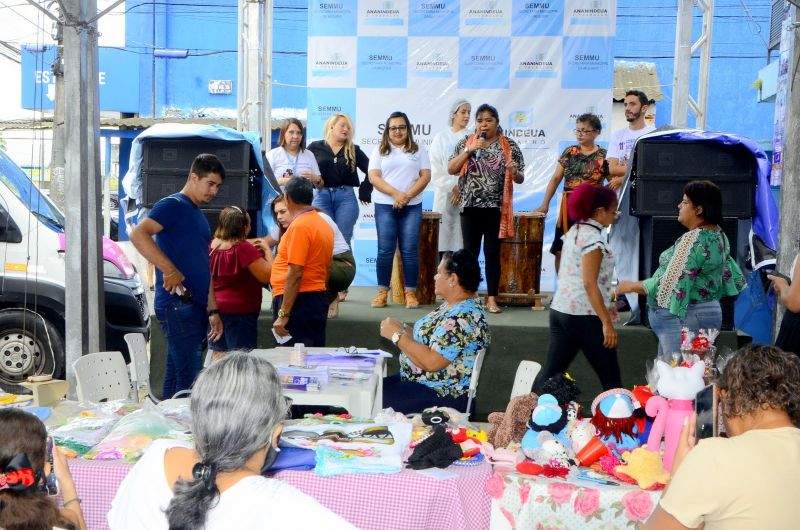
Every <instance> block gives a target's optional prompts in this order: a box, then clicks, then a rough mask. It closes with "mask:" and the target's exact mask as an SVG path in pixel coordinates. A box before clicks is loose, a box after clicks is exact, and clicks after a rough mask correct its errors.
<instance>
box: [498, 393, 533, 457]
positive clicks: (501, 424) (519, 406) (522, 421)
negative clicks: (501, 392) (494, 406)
mask: <svg viewBox="0 0 800 530" xmlns="http://www.w3.org/2000/svg"><path fill="white" fill-rule="evenodd" d="M537 399H538V396H537V395H536V394H534V393H530V394H525V395H523V396H517V397H515V398H513V399H512V400H511V401H509V403H508V406H507V407H506V411H505V412H492V413H491V414H489V418H488V419H489V423H491V424H492V428H491V429H490V430H489V443H491V444H492V445H493V446H495V447H507V446H508V444H509V443H511V442H517V443H519V442H520V441H522V437H523V436H525V431H527V430H528V420H529V419H530V417H531V412H532V411H533V407H535V406H536V400H537Z"/></svg>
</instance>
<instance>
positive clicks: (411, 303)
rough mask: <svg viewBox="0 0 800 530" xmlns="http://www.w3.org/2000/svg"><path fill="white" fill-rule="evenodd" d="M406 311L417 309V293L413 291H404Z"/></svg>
mask: <svg viewBox="0 0 800 530" xmlns="http://www.w3.org/2000/svg"><path fill="white" fill-rule="evenodd" d="M405 294H406V309H416V308H418V307H419V300H417V293H416V292H414V291H406V293H405Z"/></svg>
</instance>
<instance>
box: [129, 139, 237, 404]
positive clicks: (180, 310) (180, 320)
mask: <svg viewBox="0 0 800 530" xmlns="http://www.w3.org/2000/svg"><path fill="white" fill-rule="evenodd" d="M224 178H225V168H224V167H223V166H222V163H221V162H220V161H219V159H218V158H217V157H216V156H214V155H209V154H200V155H197V157H196V158H195V159H194V162H192V168H191V171H190V173H189V178H188V179H186V184H185V185H184V186H183V189H182V190H181V191H180V192H178V193H174V194H172V195H170V196H168V197H165V198H163V199H161V200H160V201H158V202H157V203H156V204H155V206H153V209H152V210H150V213H149V214H148V216H147V218H145V219H144V220H142V221H140V222H139V224H138V225H137V226H136V228H135V229H134V230H133V232H132V233H131V236H130V239H131V243H133V246H135V247H136V249H137V250H138V251H139V253H140V254H141V255H142V256H144V257H145V258H146V259H147V260H148V261H149V262H150V263H152V264H153V265H155V267H156V298H155V304H154V306H155V311H156V318H157V319H158V322H159V324H161V330H162V331H163V332H164V337H165V338H166V341H167V368H166V373H165V374H164V390H163V394H162V397H163V398H164V399H167V398H170V397H172V396H173V395H174V394H175V393H176V392H179V391H181V390H186V389H189V388H191V386H192V383H193V382H194V379H195V377H197V374H198V373H199V372H200V367H201V357H202V354H203V346H204V343H205V340H206V337H208V338H210V339H212V340H217V339H219V338H220V337H221V336H222V320H221V319H220V316H219V310H218V309H217V303H216V300H215V299H214V288H213V284H212V282H211V271H210V269H209V261H208V245H209V243H211V231H210V230H209V227H208V222H207V221H206V218H205V217H204V216H203V213H202V212H201V211H200V208H199V206H200V205H203V204H208V203H209V202H211V201H212V200H213V199H214V197H216V195H217V191H218V190H219V187H220V186H221V185H222V181H223V179H224ZM154 236H155V241H154V240H153V237H154ZM209 326H210V328H211V330H210V331H209Z"/></svg>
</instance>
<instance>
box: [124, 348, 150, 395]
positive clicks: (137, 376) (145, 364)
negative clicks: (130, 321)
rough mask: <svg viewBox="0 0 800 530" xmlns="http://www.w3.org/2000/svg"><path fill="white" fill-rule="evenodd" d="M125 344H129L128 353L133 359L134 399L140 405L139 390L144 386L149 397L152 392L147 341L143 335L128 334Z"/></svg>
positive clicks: (131, 365) (131, 367) (131, 366)
mask: <svg viewBox="0 0 800 530" xmlns="http://www.w3.org/2000/svg"><path fill="white" fill-rule="evenodd" d="M125 342H126V343H127V344H128V353H129V354H130V357H131V364H130V369H131V383H132V384H133V399H134V400H135V401H136V403H139V401H140V398H139V389H140V388H141V387H142V386H144V388H145V390H147V395H148V396H152V392H150V360H149V359H148V358H147V340H145V338H144V334H143V333H126V334H125Z"/></svg>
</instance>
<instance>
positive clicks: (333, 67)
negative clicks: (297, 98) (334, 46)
mask: <svg viewBox="0 0 800 530" xmlns="http://www.w3.org/2000/svg"><path fill="white" fill-rule="evenodd" d="M350 68H352V65H351V64H350V61H348V60H347V56H346V55H344V54H343V53H339V52H333V53H331V54H329V55H328V56H327V57H321V58H319V59H316V60H315V61H314V66H313V68H312V69H311V75H312V76H314V77H344V76H346V75H348V73H349V71H350Z"/></svg>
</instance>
